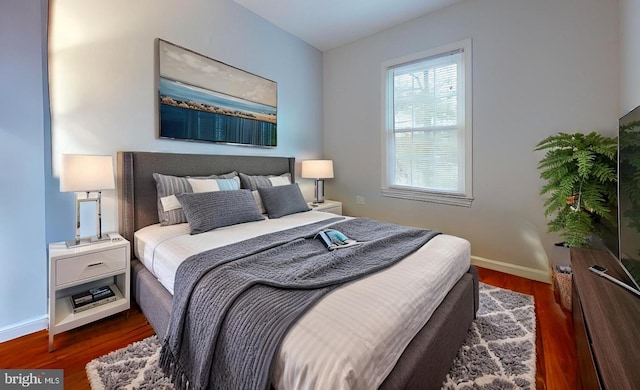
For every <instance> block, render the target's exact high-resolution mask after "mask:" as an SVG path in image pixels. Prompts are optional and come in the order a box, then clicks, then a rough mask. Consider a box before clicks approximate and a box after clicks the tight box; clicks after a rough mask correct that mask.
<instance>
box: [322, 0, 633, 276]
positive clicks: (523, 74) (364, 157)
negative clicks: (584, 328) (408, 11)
mask: <svg viewBox="0 0 640 390" xmlns="http://www.w3.org/2000/svg"><path fill="white" fill-rule="evenodd" d="M636 28H637V27H636ZM635 36H636V37H637V34H636V35H635ZM464 38H471V39H472V42H473V43H472V45H473V49H472V51H473V126H474V128H473V190H474V194H473V195H474V197H475V200H474V202H473V205H472V207H471V208H464V207H456V206H443V205H437V204H432V203H425V202H418V201H408V200H399V199H394V198H385V197H382V196H381V195H380V187H381V157H380V156H381V152H380V151H381V131H382V124H381V115H380V112H381V110H382V107H381V93H382V86H381V82H380V79H381V76H380V75H381V63H382V62H384V61H385V60H388V59H393V58H398V57H401V56H404V55H407V54H411V53H415V52H420V51H424V50H427V49H430V48H434V47H438V46H440V45H443V44H447V43H451V42H455V41H458V40H461V39H464ZM634 42H637V41H634ZM618 64H619V53H618V6H617V1H601V0H539V1H527V0H469V1H463V2H461V3H458V4H455V5H453V6H451V7H448V8H445V9H443V10H441V11H438V12H436V13H434V14H431V15H427V16H425V17H423V18H419V19H416V20H413V21H411V22H408V23H406V24H403V25H401V26H398V27H395V28H392V29H390V30H387V31H384V32H382V33H379V34H376V35H373V36H371V37H369V38H365V39H362V40H359V41H357V42H355V43H352V44H348V45H346V46H343V47H340V48H337V49H334V50H331V51H328V52H326V53H325V57H324V107H325V111H324V145H325V150H324V152H325V157H327V158H332V159H334V164H335V173H336V178H335V179H333V180H330V181H328V182H327V197H328V198H335V199H338V200H341V201H342V202H344V210H345V212H347V213H349V214H353V215H366V216H369V217H373V218H377V219H382V220H388V221H393V222H398V223H402V224H409V225H415V226H422V227H428V228H434V229H437V230H440V231H443V232H446V233H451V234H455V235H459V236H461V237H464V238H466V239H468V240H469V241H470V242H471V245H472V255H473V256H474V262H476V263H477V264H482V265H484V266H487V267H489V268H496V269H501V270H504V271H506V272H511V273H514V274H519V275H524V276H527V277H531V278H536V279H540V280H548V278H549V266H550V263H551V264H553V263H564V262H568V251H566V250H565V249H562V248H556V247H554V246H553V243H554V242H557V241H560V239H559V238H558V237H557V236H554V235H550V234H548V233H547V232H546V230H547V226H546V223H547V221H546V220H545V217H544V212H543V200H542V199H541V197H540V196H539V195H538V194H539V190H540V188H541V186H542V184H543V182H542V181H541V180H540V179H539V173H538V171H537V169H536V165H537V162H538V161H539V160H540V158H541V157H542V155H541V154H538V153H534V152H533V149H534V147H535V145H536V144H537V143H538V142H539V141H540V140H542V139H543V138H545V137H546V136H548V135H550V134H554V133H556V132H558V131H565V132H573V131H592V130H598V131H602V132H605V133H607V134H609V135H614V134H615V132H616V127H617V118H618V98H619V88H618V76H617V72H618ZM356 195H360V196H364V197H365V198H366V205H358V204H356V202H355V199H356Z"/></svg>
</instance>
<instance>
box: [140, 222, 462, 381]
mask: <svg viewBox="0 0 640 390" xmlns="http://www.w3.org/2000/svg"><path fill="white" fill-rule="evenodd" d="M332 217H335V215H334V214H329V213H323V212H318V211H310V212H306V213H299V214H292V215H289V216H286V217H283V218H279V219H267V220H265V221H258V222H249V223H245V224H241V225H234V226H229V227H225V228H220V229H216V230H215V231H212V232H208V233H203V234H198V235H194V236H191V235H189V228H188V225H187V224H180V225H173V226H165V227H161V226H160V225H153V226H148V227H145V228H143V229H141V230H139V231H138V232H136V234H135V241H134V242H135V244H134V245H135V252H136V257H137V258H138V259H140V260H141V261H142V263H143V264H144V265H145V266H146V267H147V268H148V269H149V270H150V271H151V272H152V273H153V274H154V275H155V276H156V277H157V278H158V280H159V281H160V283H162V285H164V286H165V287H166V288H167V290H169V292H171V293H172V294H173V284H174V275H175V273H176V270H177V269H178V266H179V265H180V263H181V262H182V261H184V260H185V259H186V258H188V257H189V256H191V255H193V254H195V253H198V252H201V251H203V250H206V249H210V248H214V247H219V246H223V245H227V244H231V243H233V242H238V241H241V240H245V239H248V238H251V237H255V236H258V235H261V234H265V233H268V232H272V231H278V230H284V229H288V228H291V227H294V226H299V225H304V224H307V223H312V222H317V221H322V220H325V219H329V218H332ZM469 262H470V245H469V242H468V241H466V240H464V239H462V238H459V237H455V236H450V235H445V234H441V235H438V236H436V237H434V238H433V239H431V240H430V241H429V242H428V243H427V244H425V245H424V246H423V247H422V248H420V249H419V250H418V251H417V252H415V253H413V254H412V255H410V256H408V257H407V258H406V259H404V260H402V261H401V262H399V263H397V264H395V265H394V266H392V267H390V268H388V269H386V270H384V271H382V272H379V273H376V274H373V275H370V276H368V277H366V278H363V279H361V280H358V281H355V282H352V283H350V284H348V285H346V286H343V287H341V288H339V289H336V290H334V291H333V292H331V293H330V294H328V295H327V296H326V297H324V298H323V299H322V300H321V301H320V302H318V304H316V305H315V306H314V307H313V308H312V309H311V310H310V311H309V312H307V313H306V314H305V315H304V316H303V317H302V318H301V319H300V320H299V321H298V322H297V323H296V324H295V325H294V326H293V327H292V328H291V329H290V330H289V333H288V334H287V336H286V337H285V339H284V340H283V343H282V346H281V348H280V351H279V353H278V355H277V356H276V360H275V362H274V369H273V376H272V382H273V384H274V386H275V387H276V388H278V389H373V388H377V387H379V385H380V384H381V383H382V382H383V381H384V379H385V378H386V377H387V375H388V374H389V372H391V370H392V369H393V367H394V366H395V364H396V362H397V360H398V359H399V358H400V355H401V354H402V351H403V350H404V349H405V348H406V346H407V345H408V344H409V342H410V341H411V339H413V337H414V336H415V334H416V333H417V332H418V331H419V330H420V329H421V328H422V327H423V326H424V324H426V322H427V321H428V320H429V318H430V317H431V315H432V314H433V312H434V311H435V309H436V308H437V307H438V306H439V305H440V303H441V302H442V300H443V299H444V297H445V296H446V295H447V293H448V292H449V290H450V289H451V288H452V287H453V286H454V285H455V283H456V282H457V281H458V280H459V279H460V277H461V276H462V275H463V274H464V273H465V272H467V270H468V269H469V264H470V263H469Z"/></svg>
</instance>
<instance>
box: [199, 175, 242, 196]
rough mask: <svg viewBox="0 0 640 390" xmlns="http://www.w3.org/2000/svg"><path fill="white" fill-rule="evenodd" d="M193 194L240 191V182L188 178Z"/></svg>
mask: <svg viewBox="0 0 640 390" xmlns="http://www.w3.org/2000/svg"><path fill="white" fill-rule="evenodd" d="M187 181H188V182H189V184H191V189H192V190H193V192H211V191H233V190H239V189H240V180H237V177H236V178H234V179H193V178H190V177H189V178H187Z"/></svg>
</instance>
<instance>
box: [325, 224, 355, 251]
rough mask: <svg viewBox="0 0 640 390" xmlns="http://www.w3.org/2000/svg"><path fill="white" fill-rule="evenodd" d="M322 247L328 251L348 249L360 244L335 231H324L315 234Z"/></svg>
mask: <svg viewBox="0 0 640 390" xmlns="http://www.w3.org/2000/svg"><path fill="white" fill-rule="evenodd" d="M316 238H317V239H319V240H320V241H321V242H322V243H323V244H324V246H326V247H327V249H329V250H330V251H332V250H336V249H343V248H350V247H352V246H357V245H360V244H362V243H361V242H360V241H356V240H352V239H350V238H349V237H347V236H345V235H344V234H343V233H342V232H340V231H338V230H335V229H324V230H321V231H320V232H318V234H316Z"/></svg>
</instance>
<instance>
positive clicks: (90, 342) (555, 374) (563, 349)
mask: <svg viewBox="0 0 640 390" xmlns="http://www.w3.org/2000/svg"><path fill="white" fill-rule="evenodd" d="M480 280H481V281H483V282H484V283H487V284H491V285H493V286H497V287H502V288H507V289H510V290H513V291H518V292H521V293H525V294H529V295H533V296H534V298H535V304H536V319H537V324H536V351H537V372H536V387H537V388H538V389H574V388H575V386H576V376H577V375H578V373H577V370H578V369H577V361H576V356H575V348H574V341H573V324H572V320H571V313H568V312H566V311H563V310H562V309H561V308H560V306H559V305H558V304H557V303H556V302H555V299H554V296H553V290H552V288H551V286H550V285H548V284H545V283H540V282H535V281H532V280H529V279H524V278H520V277H517V276H512V275H507V274H504V273H500V272H496V271H491V270H487V269H480ZM153 333H154V332H153V329H152V328H151V326H150V325H149V324H148V323H147V321H146V319H145V317H144V315H143V314H142V313H141V312H140V310H139V309H138V308H137V307H136V306H135V305H133V307H132V309H131V310H130V311H129V316H128V318H127V316H126V315H124V314H119V315H114V316H111V317H109V318H105V319H103V320H101V321H97V322H94V323H93V324H90V325H86V326H83V327H80V328H77V329H74V330H71V331H68V332H65V333H62V334H59V335H56V337H55V351H53V352H52V353H49V352H48V335H47V331H46V330H44V331H40V332H36V333H33V334H30V335H27V336H24V337H20V338H18V339H15V340H10V341H7V342H5V343H0V368H5V369H11V368H29V369H36V368H42V369H50V368H51V369H52V368H62V369H64V383H65V389H89V381H88V379H87V375H86V373H85V365H86V364H87V363H88V362H89V361H91V360H92V359H95V358H96V357H99V356H102V355H104V354H107V353H109V352H111V351H114V350H116V349H118V348H122V347H125V346H127V345H129V344H131V343H133V342H135V341H138V340H142V339H144V338H146V337H148V336H150V335H152V334H153Z"/></svg>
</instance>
